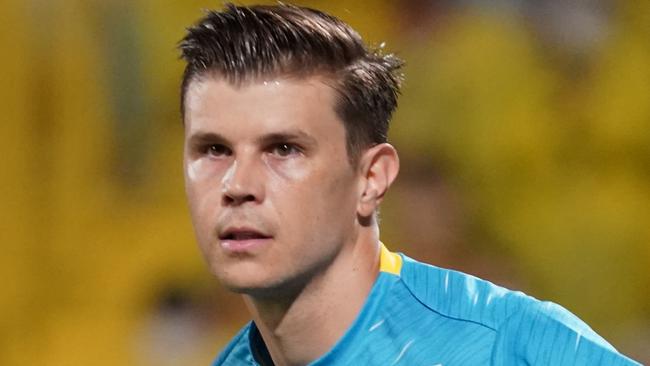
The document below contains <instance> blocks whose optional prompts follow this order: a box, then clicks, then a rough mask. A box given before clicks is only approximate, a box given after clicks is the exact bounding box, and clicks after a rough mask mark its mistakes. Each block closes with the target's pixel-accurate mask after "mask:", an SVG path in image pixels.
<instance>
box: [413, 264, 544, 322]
mask: <svg viewBox="0 0 650 366" xmlns="http://www.w3.org/2000/svg"><path fill="white" fill-rule="evenodd" d="M402 258H403V263H404V265H403V267H402V271H401V274H400V276H401V278H402V282H403V284H404V285H405V286H406V287H407V288H408V290H409V291H410V292H411V293H412V295H413V296H414V297H415V298H417V299H418V300H419V301H420V302H421V303H422V304H424V305H425V306H427V307H428V308H430V309H431V310H432V311H435V312H437V313H439V314H440V315H442V316H445V317H449V318H454V319H458V320H465V321H471V322H474V323H478V324H481V325H483V326H485V327H488V328H491V329H493V330H495V331H496V330H498V329H499V328H500V326H501V325H502V324H503V323H504V322H505V321H506V319H508V318H509V317H510V316H512V315H513V314H515V313H517V312H519V311H521V310H522V309H525V308H527V307H531V306H534V305H535V304H536V303H538V302H539V301H538V300H536V299H534V298H533V297H530V296H528V295H526V294H524V293H523V292H520V291H512V290H508V289H506V288H504V287H501V286H498V285H495V284H493V283H491V282H489V281H485V280H482V279H480V278H478V277H475V276H472V275H469V274H466V273H463V272H459V271H455V270H451V269H444V268H440V267H436V266H433V265H430V264H426V263H421V262H418V261H415V260H413V259H411V258H409V257H407V256H405V255H402Z"/></svg>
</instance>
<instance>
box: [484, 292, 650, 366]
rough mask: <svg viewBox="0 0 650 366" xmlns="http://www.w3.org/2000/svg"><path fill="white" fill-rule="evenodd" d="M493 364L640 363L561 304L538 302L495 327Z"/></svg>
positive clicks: (613, 365) (621, 365)
mask: <svg viewBox="0 0 650 366" xmlns="http://www.w3.org/2000/svg"><path fill="white" fill-rule="evenodd" d="M491 358H492V365H494V366H497V365H499V366H506V365H531V366H535V365H540V366H541V365H558V366H564V365H566V366H569V365H571V366H579V365H584V366H587V365H590V366H597V365H603V366H604V365H607V366H633V365H640V364H639V363H637V362H635V361H633V360H631V359H630V358H628V357H626V356H624V355H622V354H620V353H619V352H618V351H616V349H615V348H614V347H612V346H611V345H610V344H609V343H607V341H605V340H604V339H603V338H601V337H600V336H599V335H598V334H596V333H595V332H594V331H593V330H592V329H591V328H589V326H588V325H586V324H585V323H584V322H583V321H581V320H580V319H578V318H577V317H576V316H575V315H573V314H572V313H570V312H569V311H568V310H566V309H564V308H563V307H561V306H559V305H557V304H554V303H549V302H539V303H537V304H535V305H534V306H529V307H525V308H524V309H522V310H521V311H519V312H517V313H515V314H513V315H511V316H510V317H509V318H508V319H507V320H506V321H505V322H504V323H503V324H502V325H501V326H500V327H499V329H498V330H497V337H496V342H495V344H494V348H493V350H492V357H491Z"/></svg>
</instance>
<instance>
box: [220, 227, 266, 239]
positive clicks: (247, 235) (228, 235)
mask: <svg viewBox="0 0 650 366" xmlns="http://www.w3.org/2000/svg"><path fill="white" fill-rule="evenodd" d="M269 238H270V236H269V235H266V234H264V233H261V232H259V231H257V230H253V229H247V228H240V229H237V228H231V229H226V230H225V231H224V232H223V233H222V234H221V235H219V239H221V240H250V239H269Z"/></svg>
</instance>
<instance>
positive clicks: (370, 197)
mask: <svg viewBox="0 0 650 366" xmlns="http://www.w3.org/2000/svg"><path fill="white" fill-rule="evenodd" d="M359 169H360V174H361V175H362V179H361V181H360V183H361V186H360V196H359V203H358V205H357V214H358V215H359V216H361V217H365V218H368V217H370V216H372V214H374V212H375V210H376V209H377V207H379V204H380V203H381V201H382V199H383V198H384V195H385V194H386V192H387V191H388V188H389V187H390V185H391V184H392V183H393V181H394V180H395V178H396V177H397V173H398V172H399V157H398V156H397V150H395V148H394V147H393V146H392V145H390V144H387V143H383V144H379V145H375V146H373V147H371V148H370V149H368V150H366V151H365V152H364V153H363V155H362V156H361V159H360V161H359Z"/></svg>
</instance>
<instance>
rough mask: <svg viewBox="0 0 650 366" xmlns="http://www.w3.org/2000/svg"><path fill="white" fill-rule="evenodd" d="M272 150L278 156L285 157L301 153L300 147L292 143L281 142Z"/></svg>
mask: <svg viewBox="0 0 650 366" xmlns="http://www.w3.org/2000/svg"><path fill="white" fill-rule="evenodd" d="M271 152H272V153H273V154H275V155H277V156H282V157H285V156H290V155H293V154H297V153H300V149H299V148H298V147H297V146H295V145H292V144H288V143H280V144H276V145H274V146H273V148H272V149H271Z"/></svg>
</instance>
